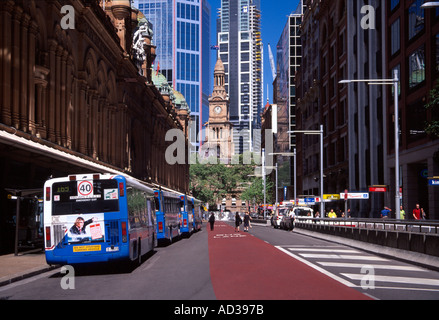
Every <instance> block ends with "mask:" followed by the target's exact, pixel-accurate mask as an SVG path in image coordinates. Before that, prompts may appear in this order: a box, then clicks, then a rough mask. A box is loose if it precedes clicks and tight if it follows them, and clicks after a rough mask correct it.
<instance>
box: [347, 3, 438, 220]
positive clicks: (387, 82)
mask: <svg viewBox="0 0 439 320" xmlns="http://www.w3.org/2000/svg"><path fill="white" fill-rule="evenodd" d="M426 4H427V3H426ZM438 5H439V2H438ZM353 82H366V83H367V84H369V85H393V87H394V95H395V96H394V100H395V104H394V105H395V111H394V112H395V120H394V123H395V215H396V219H400V218H401V212H400V206H401V196H400V194H399V186H400V183H399V123H398V121H399V101H398V89H399V73H398V70H395V71H394V78H393V79H356V80H341V81H339V83H340V84H346V83H353Z"/></svg>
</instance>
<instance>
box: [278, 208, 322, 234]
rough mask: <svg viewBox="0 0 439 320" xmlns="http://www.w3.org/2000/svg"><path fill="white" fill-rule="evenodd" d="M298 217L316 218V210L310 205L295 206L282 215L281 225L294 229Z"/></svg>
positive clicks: (283, 227)
mask: <svg viewBox="0 0 439 320" xmlns="http://www.w3.org/2000/svg"><path fill="white" fill-rule="evenodd" d="M296 217H310V218H314V210H313V209H311V208H309V207H302V206H300V207H299V206H298V207H293V208H292V209H290V210H289V211H288V213H287V214H285V215H284V216H283V217H282V220H281V222H280V223H279V226H280V227H281V228H282V229H284V230H290V231H291V230H293V229H294V220H295V218H296Z"/></svg>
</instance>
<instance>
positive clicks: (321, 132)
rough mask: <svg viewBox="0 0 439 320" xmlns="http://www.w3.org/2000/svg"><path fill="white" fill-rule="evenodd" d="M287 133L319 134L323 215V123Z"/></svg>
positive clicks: (321, 208)
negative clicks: (314, 127)
mask: <svg viewBox="0 0 439 320" xmlns="http://www.w3.org/2000/svg"><path fill="white" fill-rule="evenodd" d="M288 133H293V134H295V133H303V134H306V135H310V134H311V135H313V134H318V135H320V215H321V216H322V217H324V214H325V213H324V211H325V203H324V202H323V125H320V130H294V131H288Z"/></svg>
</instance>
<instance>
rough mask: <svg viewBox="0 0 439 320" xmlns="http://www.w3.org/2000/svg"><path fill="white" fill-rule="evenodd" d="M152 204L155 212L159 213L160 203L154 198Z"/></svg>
mask: <svg viewBox="0 0 439 320" xmlns="http://www.w3.org/2000/svg"><path fill="white" fill-rule="evenodd" d="M154 203H155V210H156V211H160V201H159V198H157V197H154Z"/></svg>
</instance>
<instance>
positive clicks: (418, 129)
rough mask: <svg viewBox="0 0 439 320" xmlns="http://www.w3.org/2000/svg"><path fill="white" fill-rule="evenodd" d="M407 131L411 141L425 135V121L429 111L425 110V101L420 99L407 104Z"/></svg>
mask: <svg viewBox="0 0 439 320" xmlns="http://www.w3.org/2000/svg"><path fill="white" fill-rule="evenodd" d="M407 114H409V115H410V117H407V120H406V121H407V126H406V127H407V132H406V135H407V136H408V140H409V142H412V141H416V140H418V139H421V138H423V137H425V131H424V129H425V122H426V121H427V113H426V112H425V107H424V103H423V102H422V100H419V101H417V102H415V103H413V104H410V105H408V106H407Z"/></svg>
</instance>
